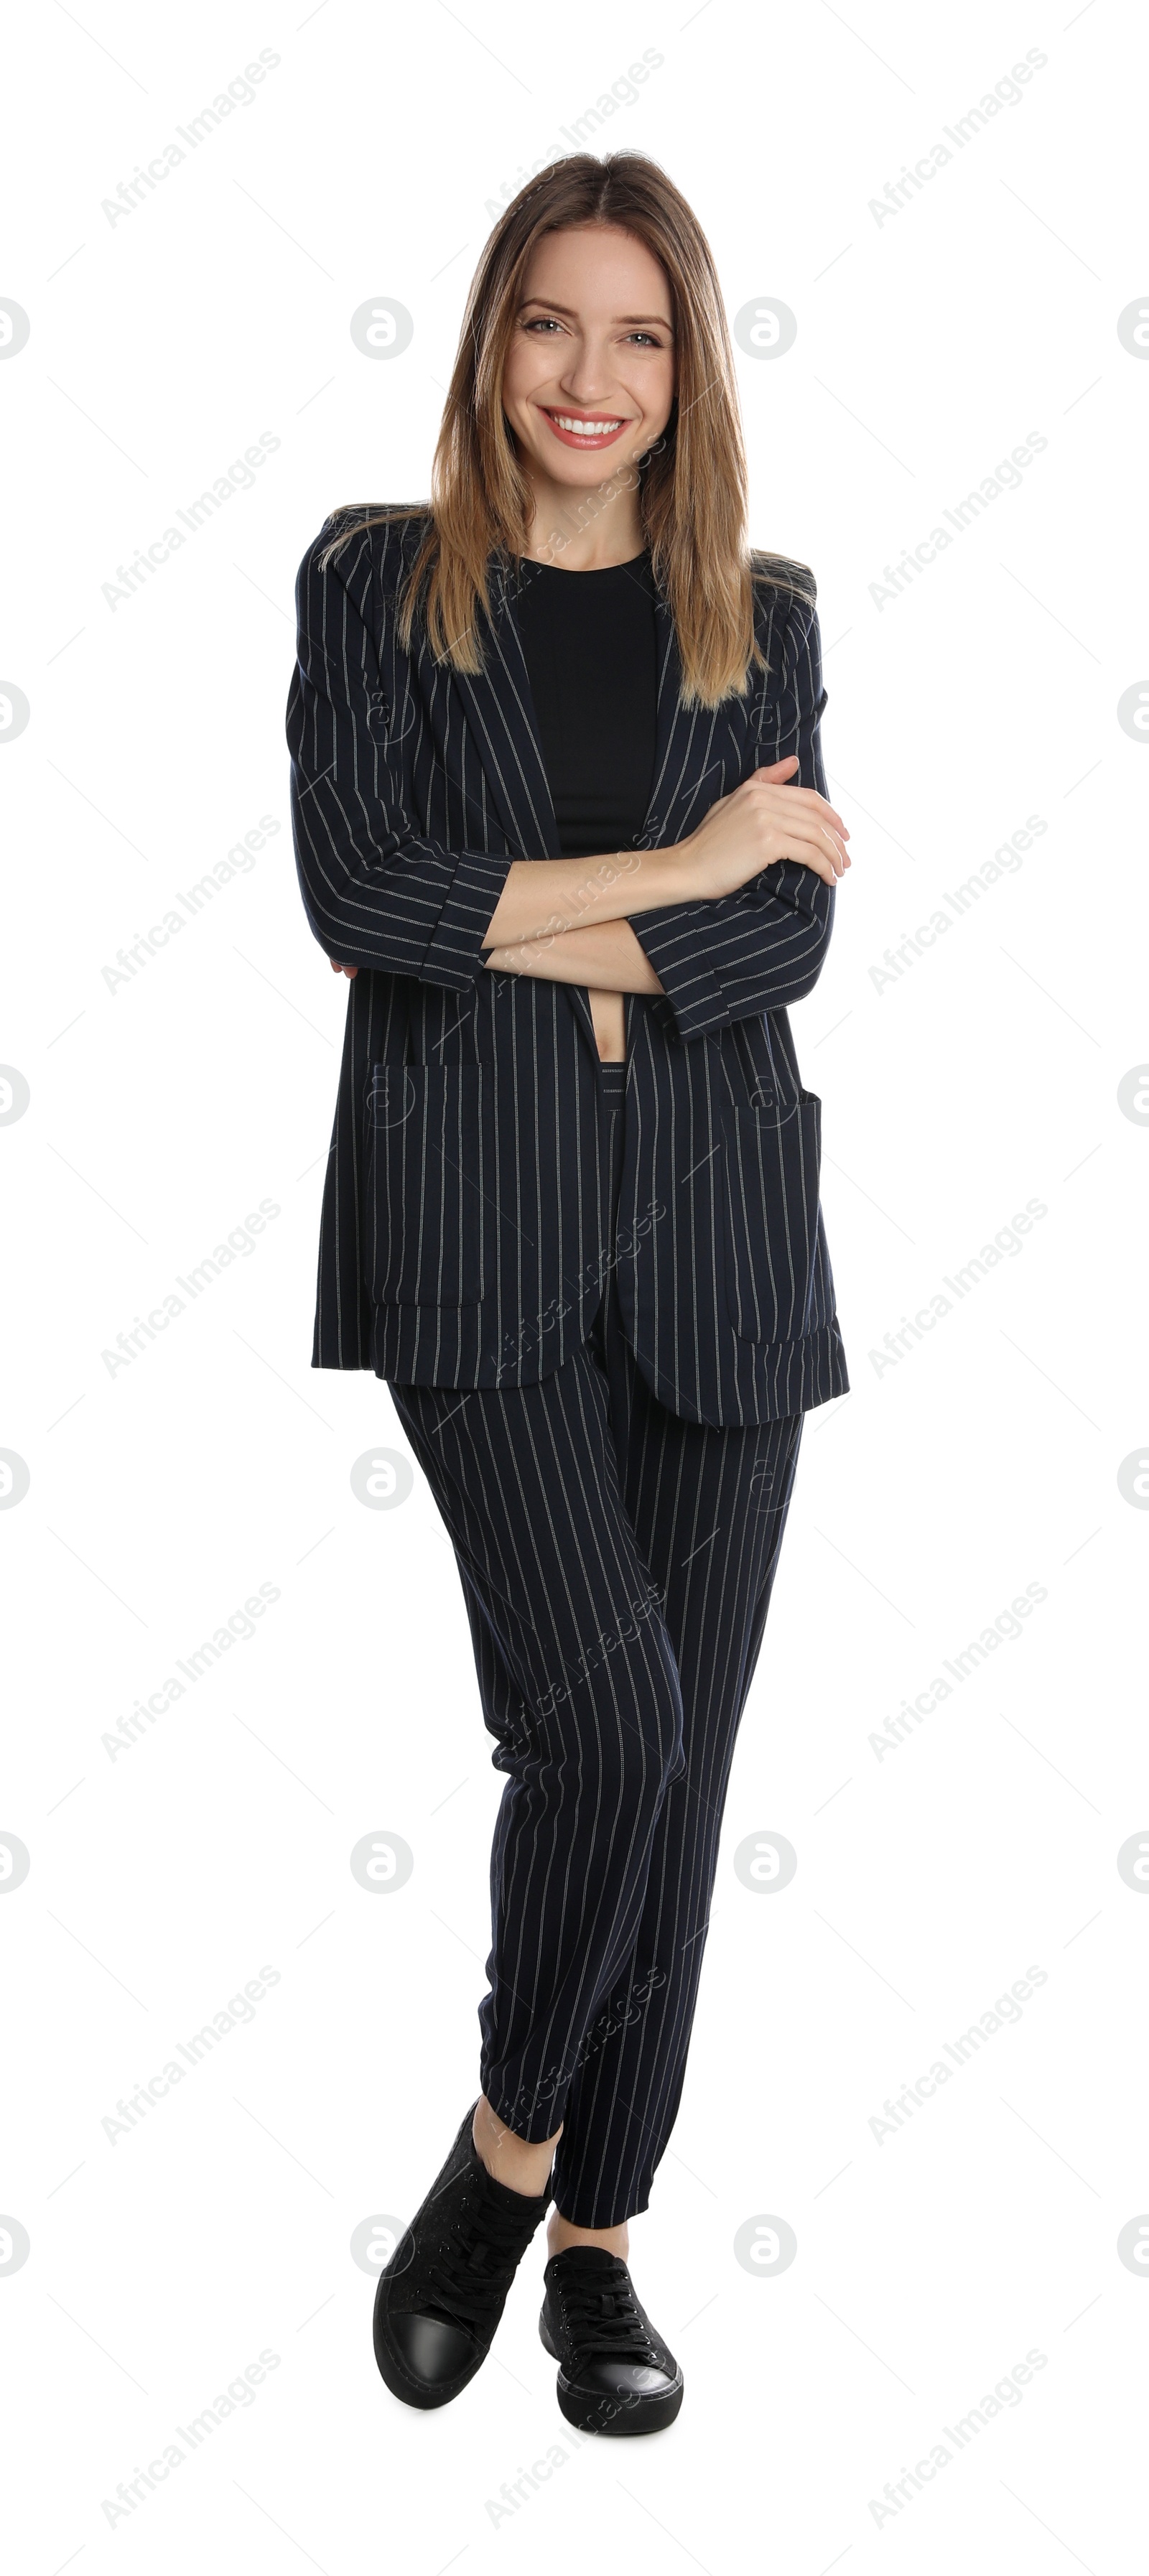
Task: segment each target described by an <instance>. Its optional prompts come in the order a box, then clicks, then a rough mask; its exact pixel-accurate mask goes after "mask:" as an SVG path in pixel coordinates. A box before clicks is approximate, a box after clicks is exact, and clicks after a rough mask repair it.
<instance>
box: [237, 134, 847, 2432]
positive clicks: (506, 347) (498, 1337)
mask: <svg viewBox="0 0 1149 2576" xmlns="http://www.w3.org/2000/svg"><path fill="white" fill-rule="evenodd" d="M297 598H298V611H299V661H298V669H297V672H296V675H295V679H294V681H293V684H292V690H291V697H290V701H289V707H288V736H289V741H290V746H291V752H292V770H293V816H294V827H295V843H296V854H297V860H298V867H299V875H300V882H301V886H302V891H303V900H304V904H305V907H306V910H307V914H308V918H309V920H310V923H311V927H312V929H313V931H314V933H315V936H316V938H317V939H318V940H319V941H320V942H321V944H322V945H323V947H324V949H325V950H326V952H327V954H328V955H329V956H330V958H331V961H332V964H333V965H334V967H335V968H336V971H337V972H342V973H344V974H346V975H347V976H349V977H350V978H352V979H354V980H353V981H352V984H351V993H350V1000H349V1008H348V1018H347V1034H346V1043H345V1048H344V1056H343V1066H342V1073H341V1080H340V1090H339V1099H338V1105H337V1112H336V1120H335V1131H334V1137H333V1142H332V1151H331V1159H330V1164H329V1169H328V1176H327V1183H326V1189H325V1193H324V1201H323V1218H322V1235H321V1245H320V1266H319V1307H318V1316H317V1322H316V1335H315V1348H314V1364H315V1365H316V1366H318V1367H320V1368H371V1369H373V1370H374V1371H375V1373H376V1375H377V1376H380V1377H382V1378H384V1379H385V1380H386V1383H387V1385H388V1387H389V1389H390V1392H391V1396H392V1400H393V1402H394V1405H395V1409H396V1411H397V1413H398V1416H399V1420H400V1422H401V1423H402V1426H403V1429H404V1432H405V1434H406V1436H407V1439H408V1440H409V1442H410V1445H411V1448H412V1450H413V1451H414V1453H415V1456H416V1458H417V1459H418V1461H419V1463H420V1465H421V1466H422V1468H423V1470H424V1473H425V1474H426V1476H427V1479H428V1482H429V1484H430V1486H431V1490H432V1493H433V1494H434V1497H435V1500H436V1503H437V1505H438V1508H439V1510H440V1512H441V1514H442V1517H443V1520H444V1522H445V1524H446V1528H447V1531H448V1534H449V1536H450V1538H451V1541H452V1544H453V1546H454V1550H455V1555H456V1559H457V1562H458V1566H459V1572H460V1577H461V1580H462V1585H463V1593H464V1599H465V1602H466V1607H467V1612H468V1616H469V1619H470V1623H471V1629H472V1636H473V1642H474V1651H475V1661H476V1668H477V1673H478V1680H479V1689H480V1694H481V1698H482V1704H483V1713H484V1721H485V1724H486V1727H487V1728H488V1730H489V1732H490V1733H491V1734H492V1735H493V1736H494V1737H495V1739H496V1750H495V1752H494V1754H493V1757H492V1758H493V1761H494V1763H495V1766H496V1768H497V1769H499V1770H501V1771H502V1772H504V1773H505V1774H506V1786H505V1788H504V1791H503V1796H502V1801H501V1804H500V1808H499V1814H498V1822H497V1827H496V1832H495V1840H494V1849H493V1852H492V1860H491V1891H492V1926H493V1937H492V1948H491V1954H490V1958H489V1960H488V1963H487V1965H488V1976H489V1979H490V1991H489V1993H488V1994H487V1996H486V1997H485V1999H484V2002H483V2004H482V2006H481V2008H480V2015H479V2019H480V2028H481V2033H482V2054H481V2062H480V2081H481V2091H480V2095H479V2098H478V2101H477V2102H475V2103H473V2104H472V2106H471V2108H470V2109H469V2110H468V2111H467V2112H466V2114H465V2116H464V2118H463V2120H462V2123H461V2125H460V2128H459V2132H458V2135H457V2137H456V2139H455V2142H454V2145H453V2146H452V2148H451V2151H450V2154H449V2155H448V2157H447V2160H446V2162H445V2164H444V2165H443V2168H442V2170H441V2172H440V2174H439V2175H438V2177H437V2179H436V2181H435V2183H434V2184H433V2185H432V2187H431V2190H430V2191H429V2193H428V2195H427V2198H426V2200H425V2201H424V2203H423V2205H422V2207H421V2209H420V2210H419V2212H418V2214H417V2216H416V2217H415V2219H414V2220H413V2221H412V2224H411V2226H410V2228H409V2229H408V2230H407V2232H406V2234H405V2236H404V2237H403V2239H402V2240H401V2242H400V2244H399V2246H398V2247H397V2248H396V2251H395V2254H394V2256H393V2257H392V2259H391V2261H390V2262H389V2263H388V2265H387V2267H386V2269H385V2271H384V2272H383V2274H382V2276H381V2278H380V2281H379V2284H378V2290H377V2295H376V2307H375V2352H376V2358H377V2361H378V2364H379V2368H380V2371H381V2372H382V2375H383V2377H384V2379H385V2380H386V2382H387V2385H388V2386H389V2388H391V2389H392V2390H393V2392H394V2393H395V2395H396V2396H398V2397H400V2398H402V2399H403V2400H404V2401H405V2402H406V2403H407V2404H409V2405H412V2406H419V2407H433V2406H439V2405H443V2404H444V2403H446V2401H447V2400H448V2399H450V2398H452V2397H454V2396H455V2395H456V2394H457V2393H458V2391H459V2390H460V2389H462V2388H463V2387H465V2386H466V2384H467V2382H468V2380H469V2379H471V2378H472V2377H473V2376H474V2373H475V2371H476V2370H477V2369H478V2368H479V2366H480V2364H481V2362H482V2361H483V2360H484V2359H485V2357H486V2353H487V2350H488V2348H489V2345H490V2342H491V2338H492V2336H493V2334H494V2331H495V2327H496V2325H497V2323H498V2320H499V2317H500V2315H501V2313H502V2309H503V2305H504V2301H505V2299H506V2295H507V2291H508V2288H509V2286H510V2282H511V2280H512V2278H513V2275H514V2272H515V2269H516V2266H517V2264H518V2262H519V2261H520V2259H521V2257H522V2255H523V2253H524V2251H525V2249H526V2246H527V2245H528V2243H529V2241H530V2239H531V2237H532V2235H533V2234H534V2231H535V2229H536V2227H537V2226H538V2225H539V2222H540V2221H541V2219H542V2218H543V2216H544V2215H545V2213H546V2211H547V2209H548V2207H549V2205H550V2202H551V2200H552V2198H553V2201H554V2213H553V2215H552V2217H551V2219H550V2222H549V2227H548V2233H547V2244H548V2249H549V2260H548V2262H547V2264H546V2268H545V2274H544V2280H545V2291H546V2296H545V2304H544V2307H543V2312H542V2318H541V2328H540V2330H541V2333H542V2339H543V2342H544V2344H545V2345H546V2347H547V2349H548V2351H549V2352H551V2353H552V2354H553V2355H554V2357H555V2358H556V2359H557V2360H558V2363H559V2375H558V2397H559V2404H560V2406H561V2408H562V2410H563V2413H564V2414H565V2415H566V2416H567V2417H568V2419H569V2420H570V2421H571V2422H572V2423H575V2424H578V2425H580V2426H583V2427H587V2428H591V2429H597V2430H600V2431H603V2432H608V2433H614V2434H637V2433H645V2432H649V2431H654V2430H657V2429H658V2428H659V2427H660V2426H662V2425H665V2424H667V2423H669V2422H670V2421H671V2420H672V2418H673V2417H674V2416H675V2415H676V2414H677V2412H678V2409H679V2406H680V2404H681V2401H682V2374H681V2372H680V2370H679V2368H678V2365H677V2363H676V2361H675V2359H674V2356H673V2354H672V2353H671V2352H670V2351H669V2349H668V2347H667V2345H666V2344H665V2342H664V2341H663V2339H662V2338H661V2336H660V2335H659V2333H658V2331H657V2329H656V2328H655V2327H654V2326H653V2325H652V2324H651V2321H650V2319H649V2318H648V2317H647V2315H646V2313H645V2311H644V2310H643V2308H642V2307H641V2306H640V2305H639V2303H638V2300H637V2298H636V2296H635V2293H634V2289H633V2286H632V2283H631V2279H630V2273H629V2269H628V2266H627V2261H626V2256H627V2252H628V2234H627V2221H628V2219H629V2218H631V2217H633V2216H634V2215H635V2214H636V2213H637V2212H639V2211H641V2210H643V2209H645V2208H646V2207H647V2204H648V2198H649V2191H650V2184H651V2179H652V2176H653V2173H654V2169H655V2167H656V2165H657V2163H658V2161H659V2158H660V2156H661V2155H662V2153H663V2151H664V2149H665V2146H666V2143H667V2139H668V2137H669V2135H670V2131H671V2128H672V2125H673V2122H674V2118H675V2114H676V2111H677V2107H678V2101H679V2095H680V2092H681V2087H682V2080H683V2073H684V2068H685V2062H686V2052H687V2046H688V2041H689V2035H690V2026H691V2021H692V2017H693V2012H694V2003H695V1995H696V1990H697V1982H698V1975H699V1969H700V1966H701V1960H702V1951H703V1947H704V1942H705V1929H706V1919H707V1914H708V1910H709V1902H710V1893H711V1888H712V1884H713V1878H714V1870H715V1864H716V1857H717V1846H718V1834H719V1827H720V1824H721V1817H722V1807H723V1801H724V1797H725V1791H726V1783H727V1776H728V1772H729V1767H730V1761H731V1756H732V1753H733V1747H734V1740H735V1734H736V1730H737V1726H738V1722H739V1718H740V1716H741V1712H742V1708H743V1705H744V1702H745V1699H746V1694H747V1691H748V1689H749V1685H750V1681H751V1677H752V1675H753V1672H754V1668H755V1664H756V1661H757V1657H758V1653H759V1648H760V1645H761V1641H762V1632H763V1626H764V1622H765V1618H766V1612H767V1606H768V1602H769V1597H770V1589H771V1584H772V1581H773V1576H774V1571H775V1566H776V1563H777V1557H778V1550H779V1546H780V1543H781V1538H782V1531H783V1526H784V1523H785V1518H786V1511H787V1507H788V1503H789V1498H790V1489H791V1483H792V1479H793V1473H794V1466H795V1461H796V1457H797V1450H798V1441H799V1436H800V1432H801V1426H802V1416H803V1413H804V1412H805V1411H806V1410H807V1409H808V1408H809V1407H810V1406H812V1405H814V1404H820V1403H822V1402H824V1401H825V1399H826V1398H827V1397H830V1396H834V1395H838V1394H841V1393H843V1392H844V1391H845V1389H846V1387H847V1384H848V1380H847V1376H846V1369H845V1363H844V1358H843V1353H842V1345H841V1340H840V1336H839V1332H838V1326H837V1320H836V1314H835V1304H834V1289H833V1281H832V1276H831V1271H830V1265H829V1260H828V1257H827V1252H826V1244H825V1238H824V1234H823V1230H822V1222H821V1216H820V1212H819V1206H818V1165H819V1103H818V1101H817V1099H816V1098H815V1096H814V1095H813V1094H811V1093H809V1092H806V1091H804V1090H803V1088H802V1086H801V1082H800V1079H799V1074H798V1067H797V1062H796V1059H795V1055H794V1049H793V1042H792V1039H791V1036H790V1032H789V1026H788V1022H787V1017H786V1005H787V1003H789V1002H792V1001H796V1000H798V999H800V998H801V997H802V996H803V995H804V994H806V993H808V992H809V991H810V990H811V988H812V986H813V984H814V983H815V981H816V979H817V976H818V973H819V971H820V968H821V964H822V960H823V958H824V956H825V953H826V946H827V942H828V939H829V935H830V928H831V922H832V915H833V895H834V886H835V882H836V880H837V878H838V877H839V876H840V875H841V873H842V871H843V870H844V868H845V867H846V866H847V865H848V864H849V862H848V859H847V855H846V848H845V844H846V841H847V838H848V834H847V832H846V827H845V824H844V823H843V821H842V818H841V816H840V815H839V814H837V813H836V812H835V811H834V809H833V808H832V807H831V806H830V805H829V803H828V802H827V800H826V795H825V780H824V775H823V771H822V765H821V754H820V751H819V748H818V720H819V717H820V715H821V712H822V707H823V705H824V703H825V700H824V696H823V692H822V684H821V667H820V658H819V638H818V624H817V617H816V612H815V608H814V585H813V581H812V578H811V577H810V576H809V574H808V573H806V572H805V571H804V570H803V568H802V567H800V566H798V565H795V564H791V563H787V562H784V561H782V560H781V559H776V558H769V557H765V556H762V555H752V554H751V553H750V551H749V549H748V547H747V544H746V539H745V467H744V459H743V451H742V444H741V436H740V430H739V422H738V410H737V395H736V391H735V384H734V375H733V367H732V362H731V355H730V346H729V340H728V336H727V331H726V324H725V319H724V315H723V308H722V302H721V297H720V294H719V289H718V283H717V279H716V276H715V271H714V266H713V262H712V259H711V256H710V253H709V250H708V247H707V244H706V242H705V239H704V237H703V235H702V233H701V231H700V229H699V226H698V224H697V221H696V219H695V217H694V215H693V214H692V212H691V210H690V208H689V207H688V206H687V205H686V204H685V202H684V200H683V199H682V198H681V197H680V196H679V194H678V192H677V190H676V189H675V188H674V187H672V185H671V183H670V181H669V180H668V179H667V178H666V177H665V176H664V174H663V173H662V172H661V171H660V170H659V169H658V168H657V166H656V165H655V164H654V163H652V162H650V161H649V160H647V159H646V158H645V157H644V156H643V155H641V154H638V153H633V152H623V153H617V154H613V155H611V156H609V157H608V158H607V159H606V160H604V161H598V160H595V159H594V158H593V157H592V156H591V155H589V154H582V153H580V154H576V155H573V156H572V157H571V158H569V159H566V160H563V161H560V162H557V163H556V164H554V166H553V167H551V168H550V169H548V170H546V171H544V172H543V174H542V176H541V177H540V178H537V179H535V180H533V181H532V182H531V183H530V184H529V185H528V186H527V187H526V188H525V189H524V190H523V191H522V193H521V194H520V196H519V197H517V198H516V199H515V201H514V203H513V204H512V205H511V206H510V207H508V209H507V211H506V213H505V215H504V216H503V217H502V218H501V220H500V222H499V223H498V225H497V226H496V228H495V231H494V232H493V234H492V236H491V238H490V241H489V242H488V244H487V247H486V250H485V252H484V254H483V258H482V260H481V262H480V266H479V270H478V273H477V276H476V279H475V282H474V285H473V288H472V291H471V296H470V301H469V304H468V309H467V314H466V318H465V321H464V326H463V332H462V338H461V343H460V350H459V356H458V361H457V364H456V367H455V373H454V377H453V380H452V384H451V388H450V393H449V395H448V399H447V407H446V414H445V419H444V425H443V430H442V434H441V437H440V441H439V446H438V450H437V455H436V464H435V475H434V485H433V499H432V502H431V505H430V507H429V508H427V507H421V508H417V509H388V510H375V511H372V510H370V509H368V508H359V509H350V510H346V511H342V512H338V513H336V514H335V517H334V518H333V519H332V520H329V521H328V522H327V523H326V524H325V527H324V529H323V530H322V531H321V534H320V537H319V538H318V539H317V540H316V542H315V544H314V545H313V546H312V547H311V549H310V550H309V552H308V554H307V555H306V556H305V558H304V562H303V564H302V567H301V570H300V575H299V583H298V592H297Z"/></svg>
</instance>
